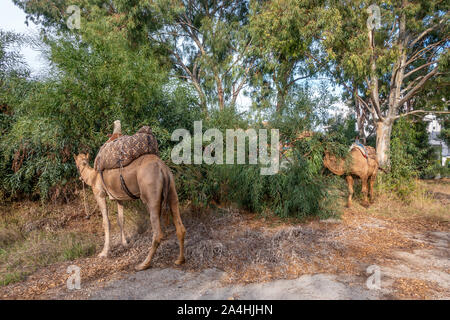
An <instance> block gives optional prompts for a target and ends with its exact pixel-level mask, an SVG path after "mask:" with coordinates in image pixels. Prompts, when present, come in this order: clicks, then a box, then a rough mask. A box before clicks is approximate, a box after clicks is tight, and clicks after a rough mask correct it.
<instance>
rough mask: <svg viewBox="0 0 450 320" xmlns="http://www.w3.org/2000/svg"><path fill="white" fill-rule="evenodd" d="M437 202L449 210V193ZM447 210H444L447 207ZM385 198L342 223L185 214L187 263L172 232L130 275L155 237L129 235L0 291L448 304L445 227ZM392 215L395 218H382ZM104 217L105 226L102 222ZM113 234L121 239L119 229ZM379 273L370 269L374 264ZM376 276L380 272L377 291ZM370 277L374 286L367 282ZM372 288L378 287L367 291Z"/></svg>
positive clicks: (28, 295) (220, 212)
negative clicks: (76, 275) (106, 251)
mask: <svg viewBox="0 0 450 320" xmlns="http://www.w3.org/2000/svg"><path fill="white" fill-rule="evenodd" d="M443 191H444V192H445V194H446V196H445V197H443V198H442V199H440V200H439V201H441V202H442V201H445V206H446V205H447V204H448V200H449V198H450V195H449V194H447V192H448V188H445V189H444V190H443ZM443 204H444V203H443ZM385 208H386V203H385V202H383V201H382V199H381V200H379V202H377V203H376V204H375V205H374V206H373V207H371V209H369V210H366V209H364V208H362V207H360V206H359V205H358V204H356V205H355V207H354V208H353V209H351V210H349V209H346V210H345V211H344V212H343V214H342V216H341V217H340V218H334V219H328V220H312V221H309V222H303V223H298V222H295V221H291V222H289V221H284V220H280V219H277V218H261V217H260V216H257V215H255V214H250V213H245V212H240V211H237V210H233V209H217V210H215V211H214V212H209V213H205V214H198V213H196V212H193V213H185V214H184V216H183V221H184V223H185V225H186V228H187V238H186V264H185V265H183V266H181V267H175V266H174V264H173V262H174V260H175V259H176V256H177V251H178V244H177V240H176V236H175V233H174V228H173V227H169V228H167V229H166V230H165V234H166V238H165V240H164V241H163V243H162V244H161V246H160V248H159V249H158V251H157V253H156V255H155V257H154V260H153V261H152V268H151V269H149V270H146V271H143V272H139V273H136V272H134V269H133V268H134V266H135V265H136V264H137V263H138V262H140V261H142V260H143V259H144V257H145V256H146V253H147V250H148V248H149V247H150V242H151V231H147V232H145V233H143V234H139V233H133V232H132V230H131V229H130V230H128V234H129V238H130V245H129V247H128V248H123V247H122V246H121V245H120V243H119V242H120V241H119V238H118V235H117V234H114V237H113V239H112V240H113V241H112V242H113V245H112V255H111V257H109V258H108V259H100V258H96V257H90V258H84V259H78V260H75V261H71V262H64V263H56V264H53V265H50V266H48V267H45V268H42V269H40V270H38V271H37V272H35V273H33V274H32V275H30V276H29V277H28V278H27V279H26V281H23V282H20V283H16V284H11V285H8V286H6V287H0V297H2V298H3V299H411V298H412V299H450V275H449V273H450V263H449V261H450V259H449V258H450V249H449V240H450V229H449V226H448V222H447V221H448V220H445V219H444V220H439V219H437V220H436V219H429V218H427V217H424V216H423V215H419V216H417V218H416V217H415V216H414V215H413V214H412V213H410V212H408V214H407V215H406V216H395V212H396V210H397V209H398V210H397V211H399V212H403V211H405V210H404V208H403V207H401V206H400V205H399V207H398V208H394V207H393V206H392V204H390V206H389V208H388V209H385ZM381 210H388V211H387V212H388V213H389V214H387V215H383V214H381V213H380V212H381ZM95 219H97V220H98V225H99V229H100V228H101V223H100V217H97V218H95ZM116 233H117V232H116ZM70 265H76V266H79V267H80V270H81V289H80V290H68V289H67V285H66V281H67V279H68V277H69V274H68V273H67V268H68V267H69V266H70ZM370 266H372V268H373V269H371V270H369V272H368V267H370ZM374 270H379V272H380V273H379V274H380V281H381V282H380V283H379V284H380V288H376V285H377V282H373V281H374V277H375V274H374V273H373V272H374ZM369 278H370V279H369ZM368 279H369V284H370V283H371V284H373V285H374V286H375V288H373V287H371V289H369V287H368V286H367V283H366V282H367V281H368Z"/></svg>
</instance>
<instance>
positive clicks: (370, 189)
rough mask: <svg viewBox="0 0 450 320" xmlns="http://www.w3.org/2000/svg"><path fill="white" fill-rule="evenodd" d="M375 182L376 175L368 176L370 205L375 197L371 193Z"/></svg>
mask: <svg viewBox="0 0 450 320" xmlns="http://www.w3.org/2000/svg"><path fill="white" fill-rule="evenodd" d="M375 181H377V174H376V173H375V174H373V175H371V176H370V180H369V195H370V203H373V202H374V201H375V195H374V192H373V186H374V184H375Z"/></svg>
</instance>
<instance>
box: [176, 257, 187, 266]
mask: <svg viewBox="0 0 450 320" xmlns="http://www.w3.org/2000/svg"><path fill="white" fill-rule="evenodd" d="M185 262H186V259H184V258H182V259H177V260H176V261H175V264H176V265H177V266H179V265H180V264H183V263H185Z"/></svg>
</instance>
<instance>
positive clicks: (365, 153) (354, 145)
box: [349, 143, 369, 159]
mask: <svg viewBox="0 0 450 320" xmlns="http://www.w3.org/2000/svg"><path fill="white" fill-rule="evenodd" d="M354 148H356V149H358V150H359V151H361V153H362V155H363V157H364V158H366V159H367V157H368V156H369V153H368V152H367V149H366V148H365V147H364V146H363V145H362V144H360V143H353V144H352V145H351V146H350V150H349V151H351V150H353V149H354Z"/></svg>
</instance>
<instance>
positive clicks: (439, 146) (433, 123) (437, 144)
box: [423, 114, 450, 166]
mask: <svg viewBox="0 0 450 320" xmlns="http://www.w3.org/2000/svg"><path fill="white" fill-rule="evenodd" d="M423 120H424V121H426V122H429V123H428V126H427V131H428V142H429V143H430V145H431V146H433V147H434V148H436V150H437V151H438V152H439V154H440V157H441V160H442V162H441V164H442V165H443V166H444V165H445V162H446V161H447V159H450V150H449V148H448V146H447V144H446V143H445V142H444V141H443V140H441V139H439V135H440V134H441V125H440V124H439V122H438V121H437V119H436V116H435V115H431V114H429V115H426V116H425V117H424V118H423Z"/></svg>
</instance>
